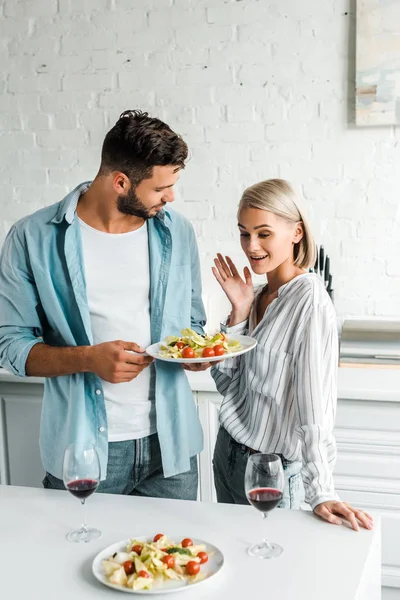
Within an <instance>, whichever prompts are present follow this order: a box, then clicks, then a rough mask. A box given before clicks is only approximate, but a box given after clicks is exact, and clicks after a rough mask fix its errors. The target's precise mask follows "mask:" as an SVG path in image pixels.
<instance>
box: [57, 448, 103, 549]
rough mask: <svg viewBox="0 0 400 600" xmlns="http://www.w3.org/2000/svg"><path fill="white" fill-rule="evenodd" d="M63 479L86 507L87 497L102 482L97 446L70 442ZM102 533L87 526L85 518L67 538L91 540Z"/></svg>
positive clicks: (65, 458) (77, 540) (81, 540)
mask: <svg viewBox="0 0 400 600" xmlns="http://www.w3.org/2000/svg"><path fill="white" fill-rule="evenodd" d="M63 479H64V485H65V487H66V488H67V490H68V491H69V492H70V493H71V494H72V495H73V496H75V497H76V498H79V500H80V501H81V504H82V506H83V507H84V506H85V502H86V498H89V496H91V495H92V494H93V493H94V492H95V491H96V489H97V487H98V485H99V483H100V461H99V456H98V454H97V450H96V448H95V447H94V446H85V445H82V444H70V445H69V446H68V448H67V449H66V450H65V453H64V463H63ZM82 510H84V509H82ZM83 516H85V515H83ZM100 535H101V532H100V531H99V530H98V529H93V528H89V527H87V526H86V520H85V519H84V524H83V525H82V526H81V527H80V528H79V529H76V530H74V531H71V532H70V533H69V534H68V535H67V539H68V540H70V541H71V542H90V541H91V540H95V539H96V538H98V537H100Z"/></svg>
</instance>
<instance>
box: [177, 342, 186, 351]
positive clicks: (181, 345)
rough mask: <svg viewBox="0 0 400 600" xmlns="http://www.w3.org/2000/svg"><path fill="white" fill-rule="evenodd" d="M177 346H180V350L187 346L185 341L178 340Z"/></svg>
mask: <svg viewBox="0 0 400 600" xmlns="http://www.w3.org/2000/svg"><path fill="white" fill-rule="evenodd" d="M176 347H177V348H179V350H182V348H184V347H185V343H184V342H176Z"/></svg>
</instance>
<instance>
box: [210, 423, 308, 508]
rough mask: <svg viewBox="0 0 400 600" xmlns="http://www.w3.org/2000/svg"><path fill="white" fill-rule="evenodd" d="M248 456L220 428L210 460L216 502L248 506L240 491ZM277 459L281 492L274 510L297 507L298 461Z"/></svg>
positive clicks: (299, 495) (300, 486) (300, 488)
mask: <svg viewBox="0 0 400 600" xmlns="http://www.w3.org/2000/svg"><path fill="white" fill-rule="evenodd" d="M249 455H250V451H249V449H248V448H246V446H243V444H239V443H238V442H236V441H235V440H234V439H233V437H231V436H230V435H229V433H228V432H227V431H226V430H225V429H224V428H223V427H220V429H219V431H218V436H217V441H216V444H215V450H214V459H213V470H214V483H215V489H216V491H217V499H218V502H226V503H228V504H249V501H248V500H247V496H246V493H245V489H244V474H245V471H246V465H247V459H248V458H249ZM281 459H282V466H283V472H284V475H285V490H284V493H283V498H282V502H281V503H280V504H279V505H278V508H300V505H301V503H302V502H303V500H304V488H303V481H302V478H301V473H300V470H301V462H300V461H294V462H290V461H287V460H286V459H285V458H283V456H281Z"/></svg>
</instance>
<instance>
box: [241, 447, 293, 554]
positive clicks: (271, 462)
mask: <svg viewBox="0 0 400 600" xmlns="http://www.w3.org/2000/svg"><path fill="white" fill-rule="evenodd" d="M284 482H285V478H284V475H283V467H282V461H281V459H280V457H279V456H278V455H277V454H262V453H261V452H260V453H256V454H251V455H250V456H249V459H248V461H247V465H246V473H245V476H244V487H245V490H246V495H247V498H248V501H249V502H250V504H252V505H253V506H254V508H256V509H257V510H259V511H260V512H261V513H262V514H263V517H264V519H266V518H267V515H268V513H269V512H270V511H271V510H273V509H274V508H276V507H277V506H278V504H279V503H280V501H281V500H282V498H283V489H284ZM247 552H248V553H249V554H250V556H256V557H258V558H274V557H276V556H279V555H280V554H282V552H283V548H281V546H279V545H278V544H273V543H272V542H270V541H269V540H267V539H265V538H264V540H263V541H262V542H260V543H258V544H253V545H252V546H250V548H248V549H247Z"/></svg>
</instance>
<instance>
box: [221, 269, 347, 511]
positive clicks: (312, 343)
mask: <svg viewBox="0 0 400 600" xmlns="http://www.w3.org/2000/svg"><path fill="white" fill-rule="evenodd" d="M260 291H261V290H258V292H256V300H257V297H258V294H259V293H260ZM256 304H257V302H256V301H255V302H254V304H253V309H252V311H251V314H250V318H249V320H248V321H246V322H243V323H240V324H239V325H235V326H234V327H231V328H228V329H227V331H228V332H231V333H233V332H235V333H243V334H248V335H251V336H253V337H255V338H256V339H257V341H258V345H257V347H256V348H255V349H254V350H252V351H251V352H248V353H247V354H244V355H242V356H238V357H237V358H232V359H227V360H225V361H223V362H221V363H218V365H216V366H214V367H213V368H212V370H211V374H212V376H213V378H214V379H215V382H216V386H217V389H218V391H219V393H220V394H222V396H224V399H223V402H222V405H221V411H220V422H221V424H222V426H223V427H224V428H225V429H226V430H227V431H228V432H229V433H230V435H231V436H232V437H233V438H234V439H235V440H236V441H237V442H239V443H241V444H245V445H246V446H249V447H250V448H253V449H254V450H257V451H260V452H277V453H280V454H283V456H284V457H285V458H286V459H287V460H299V461H302V463H303V467H302V476H303V482H304V487H305V492H306V501H307V502H308V503H309V504H310V505H311V507H312V508H315V506H317V504H319V503H320V502H324V501H326V500H334V499H337V498H338V496H337V495H336V494H335V491H334V484H333V477H332V471H333V468H334V465H335V461H336V443H335V438H334V435H333V427H334V421H335V413H336V404H337V365H338V334H337V324H336V314H335V310H334V308H333V305H332V302H331V299H330V298H329V296H328V294H327V292H326V291H325V288H324V285H323V283H322V281H321V279H320V278H319V277H318V276H317V275H315V274H313V273H305V274H304V275H299V276H298V277H295V278H294V279H292V280H291V281H289V283H286V284H285V285H283V286H282V287H281V288H279V292H278V297H277V298H276V299H275V300H273V301H272V302H271V304H270V305H269V306H268V307H267V309H266V311H265V313H264V316H263V318H262V320H261V321H260V323H259V324H258V325H256V312H257V311H256Z"/></svg>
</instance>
